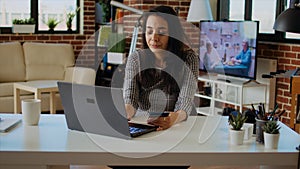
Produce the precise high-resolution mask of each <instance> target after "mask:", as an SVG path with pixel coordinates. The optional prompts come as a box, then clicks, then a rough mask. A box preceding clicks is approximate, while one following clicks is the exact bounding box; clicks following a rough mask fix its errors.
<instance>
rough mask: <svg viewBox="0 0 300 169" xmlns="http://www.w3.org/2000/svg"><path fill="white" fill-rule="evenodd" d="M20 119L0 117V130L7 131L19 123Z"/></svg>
mask: <svg viewBox="0 0 300 169" xmlns="http://www.w3.org/2000/svg"><path fill="white" fill-rule="evenodd" d="M21 121H22V119H21V118H19V117H0V132H1V133H4V132H8V131H9V130H11V129H12V128H14V127H15V126H17V125H18V124H19V123H21Z"/></svg>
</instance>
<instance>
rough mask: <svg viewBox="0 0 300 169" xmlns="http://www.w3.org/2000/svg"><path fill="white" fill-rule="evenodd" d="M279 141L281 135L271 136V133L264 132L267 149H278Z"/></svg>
mask: <svg viewBox="0 0 300 169" xmlns="http://www.w3.org/2000/svg"><path fill="white" fill-rule="evenodd" d="M278 141H279V134H269V133H266V132H264V142H265V148H267V149H277V148H278Z"/></svg>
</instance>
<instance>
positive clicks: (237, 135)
mask: <svg viewBox="0 0 300 169" xmlns="http://www.w3.org/2000/svg"><path fill="white" fill-rule="evenodd" d="M229 134H230V143H231V144H232V145H242V144H243V142H244V134H245V131H244V130H232V129H230V130H229Z"/></svg>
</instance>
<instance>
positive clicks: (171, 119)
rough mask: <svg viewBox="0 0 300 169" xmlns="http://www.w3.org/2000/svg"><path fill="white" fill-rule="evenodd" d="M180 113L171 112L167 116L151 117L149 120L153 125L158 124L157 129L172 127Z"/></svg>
mask: <svg viewBox="0 0 300 169" xmlns="http://www.w3.org/2000/svg"><path fill="white" fill-rule="evenodd" d="M177 117H178V113H174V112H170V114H169V116H167V117H150V118H149V119H148V120H147V122H148V123H149V124H151V125H154V126H158V128H157V130H158V131H160V130H165V129H168V128H170V127H171V126H172V125H173V124H174V123H175V122H176V120H177Z"/></svg>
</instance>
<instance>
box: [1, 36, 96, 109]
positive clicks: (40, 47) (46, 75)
mask: <svg viewBox="0 0 300 169" xmlns="http://www.w3.org/2000/svg"><path fill="white" fill-rule="evenodd" d="M95 76H96V73H95V70H94V69H91V68H85V67H75V56H74V51H73V47H72V45H70V44H50V43H29V42H25V43H24V44H21V43H20V42H4V43H0V113H13V112H14V98H13V94H14V93H13V86H14V83H17V82H28V81H47V80H57V81H68V82H74V83H83V84H94V83H95ZM20 96H21V100H22V99H26V98H34V96H33V94H32V93H30V92H26V91H21V93H20ZM55 104H56V110H63V107H62V105H61V100H60V97H59V94H57V95H56V103H55ZM41 108H42V111H49V110H50V97H49V94H47V93H45V94H44V93H43V94H42V105H41Z"/></svg>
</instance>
